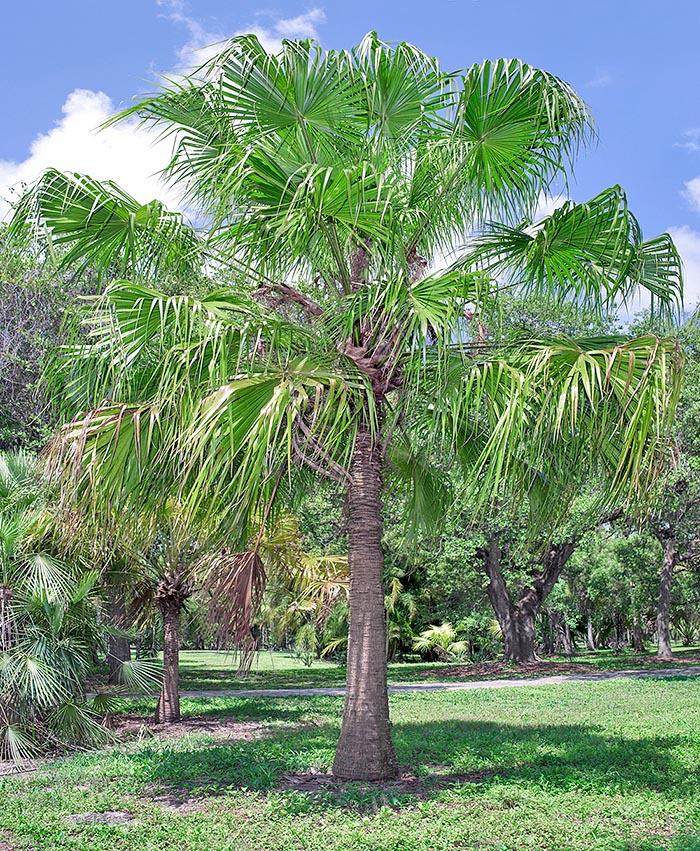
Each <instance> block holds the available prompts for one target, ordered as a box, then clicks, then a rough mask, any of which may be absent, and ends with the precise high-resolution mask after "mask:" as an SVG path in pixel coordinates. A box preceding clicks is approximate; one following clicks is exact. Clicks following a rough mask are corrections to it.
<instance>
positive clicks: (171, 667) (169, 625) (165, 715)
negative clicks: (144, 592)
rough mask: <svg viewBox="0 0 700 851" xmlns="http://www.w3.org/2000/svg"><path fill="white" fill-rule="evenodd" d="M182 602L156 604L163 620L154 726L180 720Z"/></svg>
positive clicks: (166, 600)
mask: <svg viewBox="0 0 700 851" xmlns="http://www.w3.org/2000/svg"><path fill="white" fill-rule="evenodd" d="M183 602H184V600H181V599H179V598H178V597H165V598H161V599H158V600H157V602H156V605H157V606H158V610H159V612H160V613H161V616H162V618H163V685H162V687H161V691H160V697H159V698H158V706H157V707H156V717H155V722H156V724H173V723H175V722H176V721H179V720H180V692H179V673H180V612H181V611H182V605H183Z"/></svg>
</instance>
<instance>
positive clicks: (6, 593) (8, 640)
mask: <svg viewBox="0 0 700 851" xmlns="http://www.w3.org/2000/svg"><path fill="white" fill-rule="evenodd" d="M12 632H13V630H12V588H10V586H9V585H0V650H9V649H10V648H11V647H12Z"/></svg>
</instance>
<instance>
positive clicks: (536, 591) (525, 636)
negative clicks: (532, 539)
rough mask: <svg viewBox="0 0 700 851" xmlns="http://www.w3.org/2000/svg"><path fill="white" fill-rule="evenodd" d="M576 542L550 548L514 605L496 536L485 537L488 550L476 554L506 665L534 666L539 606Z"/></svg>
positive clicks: (558, 575) (559, 574)
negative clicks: (502, 645) (524, 663)
mask: <svg viewBox="0 0 700 851" xmlns="http://www.w3.org/2000/svg"><path fill="white" fill-rule="evenodd" d="M575 545H576V541H569V542H566V543H563V544H557V545H556V546H552V547H551V548H550V549H549V550H548V552H547V554H546V555H545V556H544V557H543V560H542V564H541V567H542V571H541V573H539V574H538V575H537V576H535V577H534V578H533V580H532V586H531V587H530V588H527V589H526V590H525V592H524V594H523V596H522V597H521V598H520V600H518V601H517V603H514V602H513V600H512V599H511V596H510V594H509V593H508V588H507V587H506V583H505V580H504V578H503V573H502V571H501V558H502V550H501V546H500V544H499V541H498V536H497V535H493V534H492V535H491V536H490V537H489V543H488V546H486V547H485V548H483V549H482V550H481V551H480V554H481V556H482V562H483V566H484V571H485V573H486V575H487V576H488V578H489V584H488V585H487V586H486V593H487V594H488V596H489V600H490V601H491V605H492V606H493V610H494V612H495V613H496V617H497V618H498V623H499V625H500V627H501V632H502V633H503V642H504V645H505V654H504V655H505V658H506V660H507V661H509V662H519V663H523V662H537V661H538V658H537V654H536V652H535V643H536V642H535V619H536V617H537V612H538V611H539V609H540V606H541V605H542V603H543V602H544V601H545V600H546V599H547V597H548V596H549V593H550V592H551V590H552V588H553V587H554V585H555V584H556V582H557V580H558V579H559V577H560V576H561V572H562V570H563V569H564V566H565V564H566V562H567V561H568V560H569V557H570V556H571V553H573V551H574V547H575Z"/></svg>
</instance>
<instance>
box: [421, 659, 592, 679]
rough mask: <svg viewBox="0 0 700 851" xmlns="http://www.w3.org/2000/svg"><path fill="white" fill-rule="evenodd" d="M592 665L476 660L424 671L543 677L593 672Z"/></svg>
mask: <svg viewBox="0 0 700 851" xmlns="http://www.w3.org/2000/svg"><path fill="white" fill-rule="evenodd" d="M591 673H594V671H593V669H592V668H591V666H590V665H584V664H582V663H577V662H522V663H520V664H515V663H513V662H475V663H473V664H471V665H451V666H450V667H449V668H429V669H428V670H427V671H422V673H421V676H423V677H440V678H445V679H455V680H465V679H473V678H475V677H483V678H489V679H491V678H493V679H496V678H506V677H541V676H546V675H550V674H551V675H554V674H591Z"/></svg>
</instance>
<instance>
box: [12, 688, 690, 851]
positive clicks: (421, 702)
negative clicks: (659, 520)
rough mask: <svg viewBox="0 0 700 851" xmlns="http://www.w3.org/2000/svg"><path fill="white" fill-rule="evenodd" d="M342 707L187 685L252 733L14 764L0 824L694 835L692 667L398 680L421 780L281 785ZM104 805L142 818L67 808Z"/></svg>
mask: <svg viewBox="0 0 700 851" xmlns="http://www.w3.org/2000/svg"><path fill="white" fill-rule="evenodd" d="M341 705H342V704H341V701H340V699H338V698H333V697H305V698H283V699H274V700H271V699H264V700H263V699H244V698H235V697H229V698H213V699H197V700H193V699H186V700H184V701H183V711H184V713H185V715H186V716H193V715H196V716H202V715H204V716H206V717H208V718H210V719H217V718H218V719H220V718H223V717H225V716H227V717H230V718H232V719H234V720H235V721H237V722H239V723H241V724H243V725H247V726H246V729H249V730H250V731H251V732H250V733H249V734H248V740H244V739H221V738H217V737H215V736H214V735H211V734H202V733H196V734H194V733H193V734H189V735H186V736H183V737H180V738H178V739H174V740H169V741H164V740H160V739H152V738H148V739H145V740H142V741H140V742H132V743H130V744H124V745H120V746H119V747H116V748H109V749H106V750H104V751H102V752H99V753H88V754H80V755H77V756H74V757H71V758H66V759H63V760H60V761H58V762H56V763H54V764H53V765H52V766H50V767H49V768H48V769H46V770H42V771H40V772H37V773H34V774H30V775H27V776H24V777H17V778H12V779H5V780H4V781H1V782H0V795H1V796H2V798H1V800H2V802H3V805H2V807H1V808H0V836H2V832H1V831H2V830H6V831H10V833H9V834H8V836H9V837H10V838H11V841H12V842H13V843H14V844H15V846H16V847H18V848H21V847H28V848H37V849H49V848H51V849H54V848H56V849H71V850H72V851H88V849H89V851H113V850H114V851H137V849H138V851H156V849H157V850H158V851H161V849H162V851H165V849H168V850H169V849H186V851H229V849H250V851H258V849H260V851H262V850H263V849H266V851H276V849H279V850H280V851H283V849H284V851H292V849H294V851H297V849H299V851H301V849H304V851H307V850H308V851H317V849H318V851H340V849H343V851H354V849H367V851H369V849H372V851H383V849H386V851H454V849H467V848H469V849H485V848H488V849H497V851H498V850H499V849H500V851H516V849H517V851H520V849H531V848H532V849H535V848H536V849H540V851H657V849H666V848H674V849H678V851H680V849H683V851H691V849H695V851H697V849H698V848H700V844H699V843H698V842H697V841H696V840H695V839H693V838H692V837H693V836H694V835H696V834H697V833H698V832H700V797H699V796H698V788H700V701H698V686H697V682H696V681H695V680H692V679H676V680H673V681H662V680H644V681H608V682H600V683H577V684H565V685H551V686H546V687H541V688H527V687H524V688H521V689H517V690H504V691H487V690H476V691H471V692H439V693H422V694H410V695H394V696H392V697H391V710H392V718H393V722H394V737H395V741H396V746H397V751H398V754H399V760H400V763H401V765H402V769H403V771H404V773H406V774H410V775H416V774H417V775H418V776H419V777H423V778H425V785H424V786H423V787H421V788H422V792H421V793H420V794H416V792H415V790H414V789H412V788H406V787H402V786H400V785H399V786H389V787H387V788H384V789H382V788H378V787H376V786H372V785H371V784H346V785H344V786H342V787H340V788H337V789H332V788H330V789H329V788H322V789H321V790H319V791H316V792H314V793H313V794H309V793H306V792H298V791H289V790H286V789H283V788H279V784H280V782H281V781H282V782H283V781H284V778H285V777H287V776H288V775H290V774H294V773H296V772H306V771H310V770H312V769H313V770H315V771H319V772H323V771H325V770H327V769H328V767H329V766H330V764H331V760H332V756H333V747H334V744H335V740H336V737H337V734H338V730H339V722H340V710H341ZM132 708H133V709H142V710H143V711H146V710H149V711H150V708H152V707H150V704H148V705H146V704H140V705H139V704H134V705H133V706H132ZM440 778H442V782H437V781H439V779H440ZM173 800H174V801H176V803H179V802H182V801H185V802H186V805H185V806H184V807H182V808H175V807H173V806H170V805H169V803H168V802H172V801H173ZM105 810H119V811H123V812H126V813H129V814H131V815H133V816H134V817H135V821H132V822H130V823H128V824H126V825H100V824H70V823H66V822H65V821H64V819H65V818H66V816H69V815H72V814H79V813H85V812H99V811H105Z"/></svg>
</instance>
